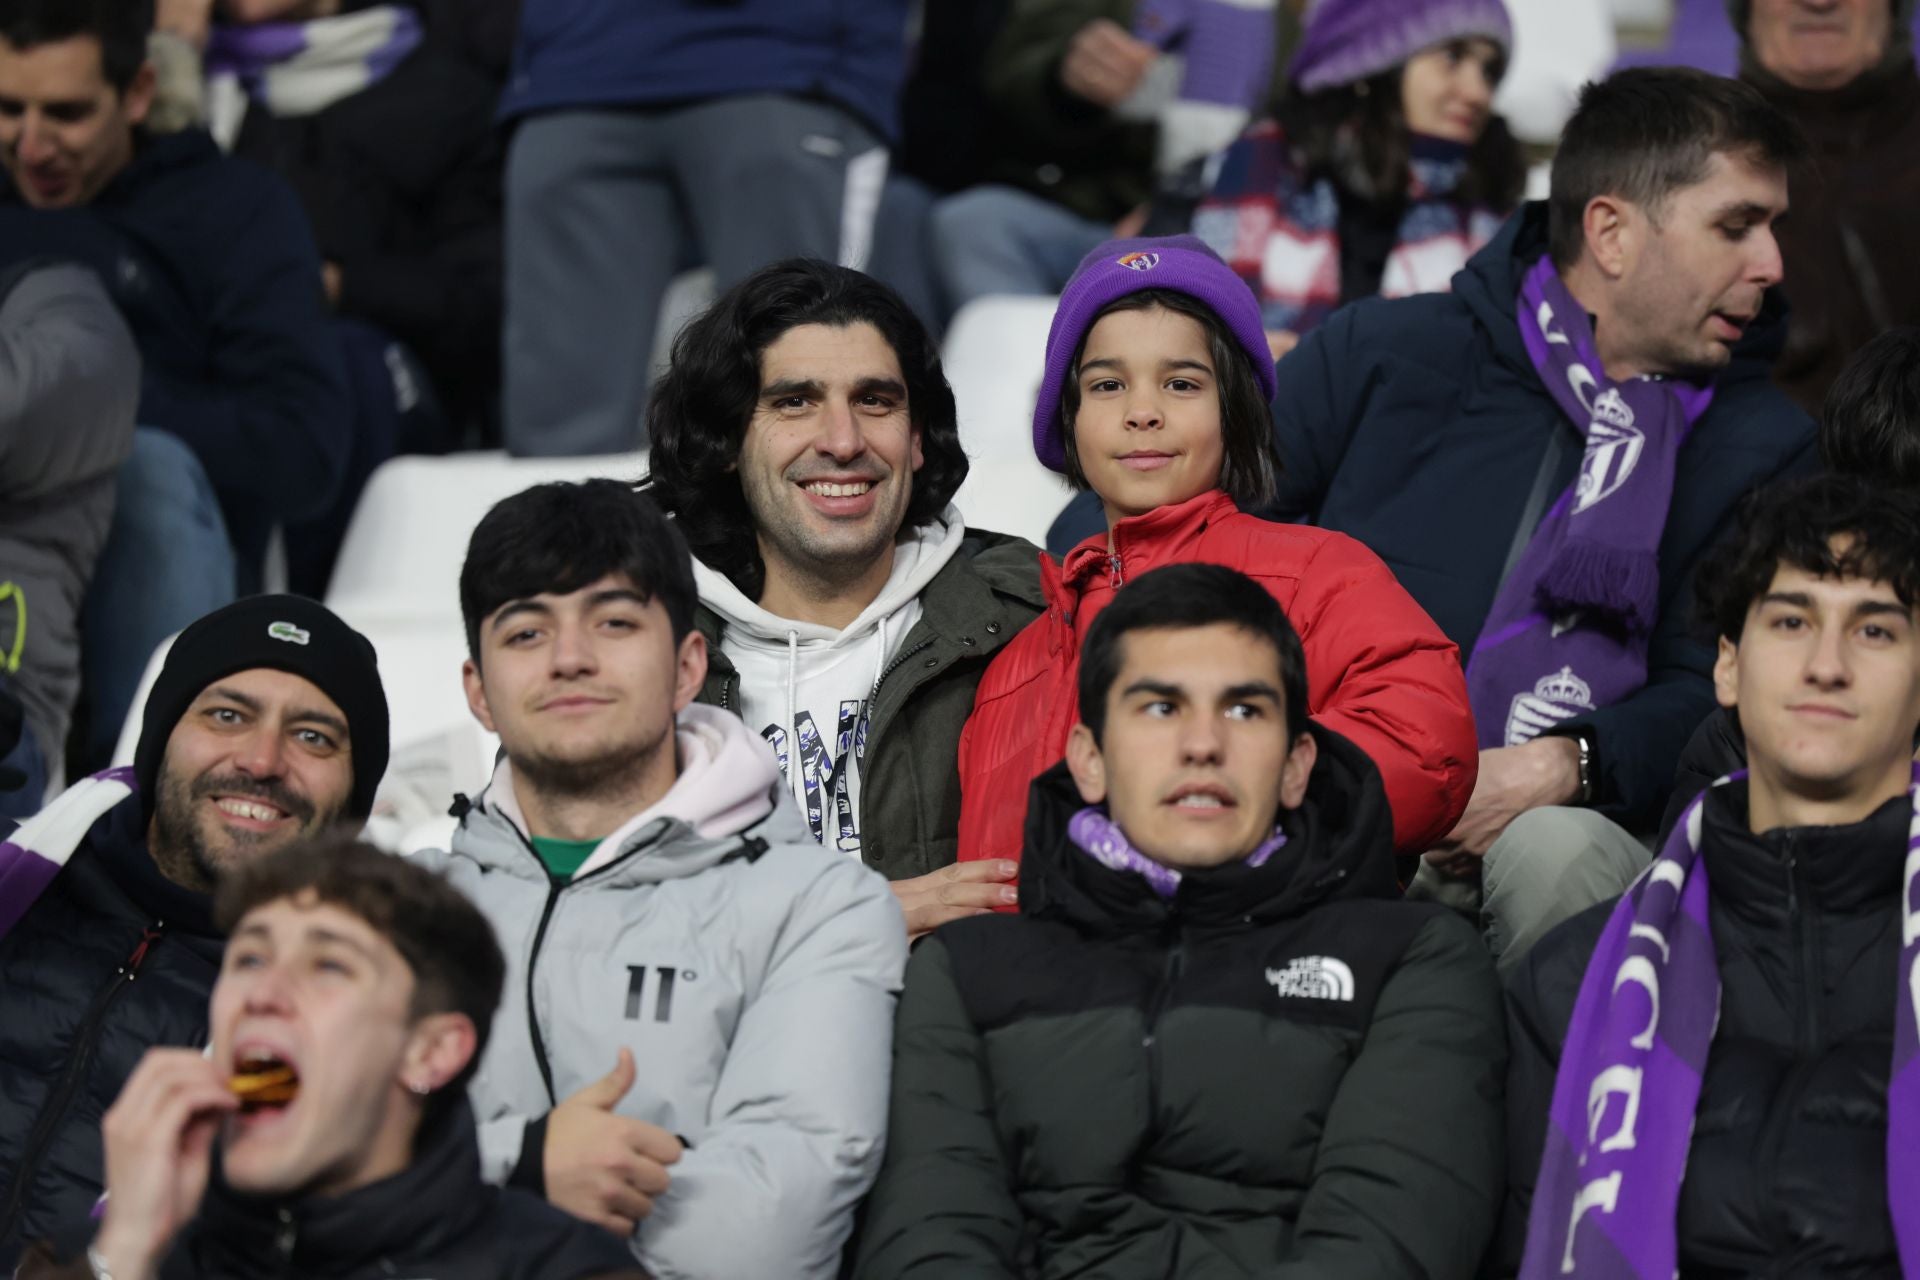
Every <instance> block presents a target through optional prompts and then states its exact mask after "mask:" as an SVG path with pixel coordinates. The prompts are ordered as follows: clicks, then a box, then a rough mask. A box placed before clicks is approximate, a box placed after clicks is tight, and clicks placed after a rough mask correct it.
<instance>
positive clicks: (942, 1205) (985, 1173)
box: [855, 937, 1021, 1280]
mask: <svg viewBox="0 0 1920 1280" xmlns="http://www.w3.org/2000/svg"><path fill="white" fill-rule="evenodd" d="M1020 1225H1021V1217H1020V1209H1019V1206H1018V1205H1017V1204H1016V1203H1015V1202H1014V1198H1013V1191H1012V1181H1011V1175H1010V1171H1009V1169H1008V1167H1007V1161H1006V1156H1005V1153H1004V1152H1003V1151H1002V1150H1001V1147H1000V1139H999V1135H998V1132H997V1131H996V1130H995V1128H994V1118H993V1089H992V1086H991V1083H990V1081H989V1079H988V1076H987V1063H986V1046H985V1044H984V1042H983V1040H982V1038H981V1035H980V1032H979V1031H978V1030H977V1029H976V1028H975V1027H974V1025H973V1021H972V1019H971V1018H969V1017H968V1016H967V1011H966V1008H965V1006H964V1004H963V1003H962V1001H961V998H960V990H959V988H958V987H957V986H956V985H955V984H954V979H953V968H952V960H951V956H950V954H949V952H948V951H947V948H946V947H945V946H944V945H943V944H942V943H941V942H940V940H939V938H937V937H933V938H928V939H927V940H926V941H924V942H922V943H921V944H920V945H919V946H917V947H915V948H914V950H913V955H912V957H911V958H910V959H909V960H908V961H907V977H906V987H905V989H904V990H903V991H902V992H901V995H900V1008H899V1012H898V1014H897V1016H896V1019H895V1025H894V1040H893V1101H892V1106H891V1107H890V1108H889V1111H888V1131H887V1155H886V1163H885V1164H884V1165H883V1166H882V1167H881V1170H880V1178H879V1181H878V1182H876V1183H875V1184H874V1188H873V1194H872V1195H871V1196H870V1197H869V1198H868V1201H867V1220H866V1226H865V1229H864V1230H863V1232H862V1234H861V1238H860V1246H859V1252H858V1266H857V1269H856V1271H855V1275H856V1276H858V1277H861V1278H862V1280H881V1278H883V1277H896V1276H924V1277H946V1276H957V1275H965V1276H968V1277H970V1278H980V1277H990V1276H1004V1277H1008V1280H1011V1278H1012V1277H1013V1276H1015V1275H1017V1274H1019V1273H1018V1270H1017V1267H1016V1261H1015V1250H1016V1248H1017V1247H1018V1244H1019V1241H1020Z"/></svg>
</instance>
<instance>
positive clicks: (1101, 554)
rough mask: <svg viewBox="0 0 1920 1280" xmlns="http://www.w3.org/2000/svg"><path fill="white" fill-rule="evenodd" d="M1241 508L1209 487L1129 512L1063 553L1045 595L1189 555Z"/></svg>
mask: <svg viewBox="0 0 1920 1280" xmlns="http://www.w3.org/2000/svg"><path fill="white" fill-rule="evenodd" d="M1239 510H1240V508H1238V507H1236V506H1235V505H1234V503H1233V499H1232V498H1230V497H1228V496H1227V495H1226V493H1225V492H1223V491H1221V490H1219V489H1209V490H1207V491H1206V492H1205V493H1203V494H1200V495H1198V496H1196V497H1192V498H1188V499H1187V500H1186V501H1185V502H1176V503H1172V504H1171V505H1168V506H1164V507H1156V508H1154V509H1153V510H1152V511H1148V512H1146V513H1145V514H1143V515H1137V516H1128V517H1127V518H1126V519H1124V520H1122V521H1120V522H1119V523H1118V524H1116V525H1114V526H1113V530H1112V533H1111V535H1109V534H1108V533H1107V532H1106V531H1102V532H1100V533H1096V534H1094V535H1092V536H1091V537H1089V538H1087V540H1086V541H1084V542H1082V543H1081V544H1080V545H1079V546H1077V547H1075V548H1074V549H1073V550H1071V551H1069V552H1067V555H1066V559H1065V560H1064V561H1063V562H1062V564H1061V567H1060V570H1059V571H1058V572H1057V573H1049V574H1046V575H1045V585H1046V587H1047V592H1048V596H1049V598H1051V599H1053V600H1054V601H1055V603H1060V602H1061V600H1062V599H1064V598H1065V597H1066V596H1067V594H1068V593H1069V592H1070V593H1072V594H1074V595H1077V594H1078V593H1079V592H1081V591H1083V590H1085V589H1086V587H1087V586H1088V585H1090V584H1091V583H1094V582H1097V581H1098V580H1100V579H1101V578H1103V577H1104V578H1107V579H1109V580H1111V579H1113V577H1114V576H1115V574H1116V568H1117V572H1118V577H1119V579H1120V580H1121V581H1127V580H1130V579H1133V578H1137V577H1139V576H1140V575H1141V574H1143V573H1145V572H1147V571H1148V570H1149V569H1157V568H1159V567H1160V566H1161V565H1165V564H1175V563H1179V562H1181V561H1184V560H1191V559H1192V558H1193V557H1192V556H1191V555H1189V554H1187V552H1188V550H1189V549H1190V548H1191V547H1192V545H1193V544H1194V543H1195V542H1196V541H1198V540H1199V538H1200V536H1201V535H1202V534H1204V533H1206V531H1207V530H1208V529H1209V528H1211V527H1212V526H1213V525H1215V524H1217V523H1219V522H1220V521H1221V520H1223V519H1225V518H1226V517H1227V516H1230V515H1234V514H1236V513H1238V511H1239ZM1109 537H1111V539H1112V542H1111V550H1109V542H1108V539H1109ZM1116 561H1117V562H1118V564H1117V566H1116V563H1115V562H1116ZM1043 572H1044V571H1043Z"/></svg>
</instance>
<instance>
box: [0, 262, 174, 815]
mask: <svg viewBox="0 0 1920 1280" xmlns="http://www.w3.org/2000/svg"><path fill="white" fill-rule="evenodd" d="M139 400H140V352H139V350H138V349H137V348H136V347H135V346H134V344H133V335H132V334H130V333H128V332H127V325H126V322H125V321H124V320H122V319H121V318H120V313H119V312H117V311H115V310H114V307H113V301H112V299H110V298H109V297H108V296H107V291H106V290H105V289H104V288H102V287H101V285H100V281H99V280H98V279H96V278H95V276H94V274H93V273H92V272H91V271H88V270H87V269H86V268H84V267H78V266H69V265H64V264H55V263H44V262H43V263H30V262H29V263H20V264H18V265H16V266H13V267H9V268H7V269H5V270H4V271H0V680H6V681H8V682H9V683H10V684H11V685H12V686H13V688H14V689H15V690H16V691H17V692H18V695H19V698H20V700H21V701H22V702H23V703H24V704H25V705H26V708H27V728H28V730H29V732H28V733H27V734H26V736H25V737H24V738H23V739H22V742H23V743H24V748H25V749H24V751H23V753H22V755H21V756H20V757H19V758H18V759H16V760H15V765H16V767H19V768H20V769H21V770H22V772H23V773H24V774H25V775H26V780H25V781H23V783H22V784H21V785H20V786H19V787H18V788H16V789H15V790H13V791H10V792H9V791H5V790H0V816H9V817H15V818H24V817H26V816H28V815H29V814H32V813H34V812H36V811H37V810H38V809H39V808H40V799H41V792H42V791H43V790H44V789H45V788H46V786H47V784H48V783H49V782H50V781H51V780H52V779H54V778H57V777H58V776H59V774H60V770H59V764H60V761H61V760H62V759H63V758H64V757H65V754H66V749H67V718H68V716H70V715H71V714H72V712H73V704H74V698H75V696H76V695H77V694H78V692H79V688H80V602H81V599H82V597H83V596H84V595H85V593H86V590H87V583H88V581H89V580H90V579H91V578H92V576H93V566H94V560H95V558H96V557H97V556H98V555H99V554H100V549H101V548H102V547H103V546H105V545H106V541H107V529H108V526H109V525H110V523H111V522H112V519H113V477H114V473H115V472H116V471H117V470H119V468H120V464H121V463H122V462H124V461H125V460H126V457H127V453H128V451H129V450H130V449H131V448H132V447H133V417H134V409H135V407H136V406H137V405H138V403H139ZM117 727H118V726H117V725H116V728H117ZM8 754H9V752H8V750H7V749H6V747H5V745H4V743H0V760H4V759H6V757H7V756H8ZM36 757H37V768H36V766H35V764H34V763H30V762H32V761H35V759H36Z"/></svg>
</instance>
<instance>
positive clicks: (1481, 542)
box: [1271, 68, 1813, 964]
mask: <svg viewBox="0 0 1920 1280" xmlns="http://www.w3.org/2000/svg"><path fill="white" fill-rule="evenodd" d="M1798 153H1799V140H1798V137H1797V135H1796V134H1795V133H1794V131H1793V129H1792V126H1791V125H1790V124H1788V123H1787V122H1786V120H1785V119H1784V118H1783V117H1782V116H1781V115H1780V114H1779V113H1778V112H1776V111H1775V110H1774V109H1773V108H1771V107H1769V106H1768V105H1767V104H1766V102H1765V101H1764V100H1763V99H1761V97H1760V96H1759V95H1758V94H1757V93H1756V92H1754V91H1753V90H1752V89H1750V88H1748V87H1746V86H1744V85H1741V84H1739V83H1737V82H1735V81H1731V80H1726V79H1722V78H1720V77H1717V76H1710V75H1707V74H1705V73H1703V72H1698V71H1693V70H1689V69H1685V68H1650V69H1642V70H1632V71H1625V72H1621V73H1620V74H1618V75H1616V76H1614V77H1613V78H1611V79H1610V80H1607V81H1605V82H1603V83H1599V84H1595V85H1591V86H1589V87H1588V88H1587V89H1586V90H1585V92H1584V93H1583V95H1582V97H1581V101H1580V106H1579V108H1578V110H1577V111H1576V112H1575V114H1574V116H1573V118H1572V119H1571V120H1570V121H1569V122H1568V124H1567V129H1566V134H1565V137H1564V139H1563V140H1562V142H1561V147H1560V151H1559V153H1558V155H1557V156H1556V158H1555V160H1554V170H1553V189H1552V196H1551V198H1550V199H1549V200H1548V201H1547V202H1545V203H1544V204H1531V205H1528V206H1526V207H1524V208H1523V209H1522V210H1521V211H1520V213H1518V214H1517V215H1515V217H1514V218H1513V219H1512V220H1510V221H1509V222H1508V223H1507V225H1506V227H1505V228H1504V229H1503V230H1502V231H1501V233H1500V235H1499V236H1498V237H1497V238H1496V239H1495V240H1494V241H1493V242H1492V243H1490V244H1489V245H1488V246H1487V247H1486V248H1485V249H1483V250H1482V251H1481V252H1480V253H1479V254H1477V255H1475V257H1474V258H1473V260H1472V261H1471V262H1470V263H1469V264H1468V266H1467V269H1466V270H1465V271H1463V272H1461V273H1460V274H1459V275H1458V276H1456V277H1455V278H1454V282H1453V291H1452V292H1451V293H1448V294H1431V295H1426V296H1423V297H1417V298H1406V299H1398V300H1394V301H1391V302H1381V303H1371V304H1363V305H1358V306H1354V307H1351V308H1348V309H1346V310H1344V311H1342V312H1340V313H1339V314H1337V315H1335V316H1334V317H1333V318H1332V319H1331V320H1329V321H1328V322H1327V323H1326V324H1325V325H1323V326H1321V327H1320V328H1319V329H1317V330H1316V331H1315V332H1314V333H1313V335H1311V336H1310V338H1309V339H1308V340H1307V341H1306V342H1305V343H1303V344H1302V345H1301V347H1300V348H1299V350H1297V351H1296V352H1295V353H1294V354H1293V355H1291V356H1289V357H1288V358H1287V359H1286V360H1283V361H1281V362H1280V366H1279V391H1278V394H1277V396H1276V397H1275V401H1274V414H1275V431H1276V437H1277V445H1278V449H1279V452H1280V456H1281V458H1282V460H1283V461H1284V463H1285V466H1284V468H1283V470H1282V475H1281V481H1280V499H1279V501H1278V503H1277V504H1276V508H1275V510H1274V511H1273V512H1272V513H1271V514H1276V515H1281V516H1285V517H1287V518H1292V519H1302V520H1308V521H1311V522H1312V523H1315V524H1319V525H1322V526H1324V527H1327V528H1334V529H1339V530H1340V531H1342V532H1344V533H1347V534H1350V535H1352V536H1354V537H1357V538H1359V539H1360V540H1361V541H1362V542H1364V543H1366V544H1367V545H1368V546H1369V547H1370V548H1372V549H1373V550H1374V551H1375V552H1376V553H1378V554H1379V555H1380V557H1381V558H1382V559H1384V560H1385V561H1386V562H1387V564H1388V566H1389V567H1391V568H1392V569H1393V571H1394V572H1395V574H1396V575H1397V576H1398V577H1399V578H1400V581H1401V582H1402V583H1403V584H1404V585H1405V586H1406V588H1407V590H1408V591H1409V592H1410V593H1411V594H1412V595H1413V597H1414V599H1415V600H1417V601H1418V602H1419V603H1420V604H1421V605H1422V606H1423V607H1424V608H1425V609H1426V610H1427V612H1428V613H1429V614H1431V615H1432V617H1433V618H1434V620H1435V621H1436V622H1438V623H1439V624H1440V627H1441V629H1442V630H1444V631H1445V632H1446V633H1447V635H1448V636H1449V637H1450V638H1452V639H1453V640H1454V641H1455V642H1456V643H1457V644H1458V645H1459V646H1460V651H1461V653H1462V654H1463V655H1468V656H1467V681H1468V691H1469V694H1470V695H1471V697H1472V700H1473V705H1474V714H1475V719H1476V721H1477V722H1478V726H1479V734H1480V747H1481V752H1480V777H1479V782H1478V783H1477V785H1476V787H1475V791H1474V795H1473V800H1472V802H1471V804H1470V805H1469V806H1468V809H1467V812H1466V815H1465V816H1464V817H1463V818H1462V819H1461V820H1460V823H1459V825H1458V826H1457V827H1456V828H1455V829H1454V831H1453V832H1452V833H1451V834H1450V835H1449V836H1448V838H1447V839H1446V841H1444V842H1443V844H1442V845H1441V846H1440V847H1439V848H1437V849H1435V850H1433V851H1431V852H1429V853H1428V855H1427V860H1426V864H1425V865H1423V866H1422V867H1421V869H1420V874H1419V875H1418V876H1417V877H1416V878H1415V881H1414V885H1413V890H1414V891H1415V892H1416V893H1419V894H1422V895H1425V896H1428V897H1434V898H1439V899H1440V900H1443V901H1447V902H1449V903H1452V904H1454V905H1456V906H1459V907H1461V908H1462V909H1464V910H1467V911H1469V912H1471V913H1475V914H1477V915H1478V917H1479V919H1480V921H1481V923H1482V926H1483V928H1484V929H1485V930H1486V933H1487V937H1488V943H1489V945H1490V946H1491V947H1492V949H1493V950H1494V952H1495V954H1496V956H1497V957H1499V958H1500V959H1501V961H1502V963H1503V964H1510V963H1512V962H1514V961H1516V960H1517V959H1518V958H1519V957H1520V956H1521V955H1522V954H1524V952H1525V950H1526V948H1527V947H1529V946H1530V945H1532V943H1533V942H1534V941H1536V940H1537V939H1538V938H1539V937H1540V936H1541V934H1543V933H1544V932H1546V930H1547V929H1549V928H1551V927H1552V926H1553V925H1554V924H1555V923H1557V922H1558V921H1560V920H1562V919H1565V918H1566V917H1567V916H1570V915H1573V914H1575V913H1576V912H1578V911H1580V910H1581V909H1583V908H1585V907H1587V906H1590V905H1592V904H1593V903H1595V902H1599V901H1603V900H1605V899H1608V898H1610V897H1612V896H1614V895H1616V894H1618V893H1619V892H1620V891H1621V890H1622V889H1624V888H1625V886H1626V884H1627V883H1628V881H1629V880H1631V879H1632V877H1633V876H1634V875H1635V874H1636V873H1637V872H1638V871H1639V870H1640V869H1641V868H1642V867H1643V866H1645V865H1646V862H1647V859H1648V856H1649V854H1648V849H1647V847H1646V845H1645V844H1643V843H1642V839H1643V837H1644V833H1650V832H1652V831H1653V829H1654V827H1655V825H1656V823H1657V821H1658V819H1659V816H1660V807H1661V804H1662V802H1663V801H1664V799H1665V794H1666V791H1667V789H1668V787H1669V786H1670V785H1671V782H1672V779H1673V774H1674V767H1675V764H1676V762H1677V760H1678V758H1679V755H1680V751H1681V748H1682V747H1683V746H1684V744H1685V743H1686V741H1687V738H1688V735H1689V734H1691V733H1692V732H1693V730H1694V728H1695V726H1697V725H1698V724H1699V723H1700V722H1701V721H1702V720H1703V719H1704V718H1705V717H1706V716H1707V714H1708V713H1709V712H1710V711H1711V710H1712V707H1713V699H1712V689H1711V685H1710V683H1709V680H1708V671H1709V667H1710V665H1711V657H1712V655H1711V653H1710V651H1709V650H1708V649H1707V648H1706V647H1705V646H1704V645H1703V644H1702V643H1700V641H1699V639H1698V638H1697V637H1695V636H1694V635H1692V634H1691V633H1690V631H1689V628H1688V619H1687V617H1686V610H1685V608H1684V607H1682V606H1683V602H1684V601H1685V599H1686V593H1687V589H1688V584H1689V582H1690V580H1691V578H1692V576H1693V574H1694V572H1695V569H1696V566H1697V563H1698V561H1699V560H1700V558H1701V557H1702V556H1703V555H1705V554H1706V552H1707V550H1708V549H1709V548H1710V547H1711V546H1712V545H1713V543H1714V542H1715V540H1716V538H1717V536H1718V534H1719V532H1720V530H1721V529H1722V527H1723V526H1724V524H1725V522H1726V520H1727V518H1728V514H1729V512H1730V511H1731V510H1732V508H1733V507H1734V505H1735V503H1736V502H1737V501H1738V499H1739V498H1740V496H1741V495H1742V494H1744V493H1746V492H1748V491H1749V490H1751V489H1752V488H1753V487H1754V486H1756V485H1757V484H1760V483H1762V482H1764V481H1766V480H1768V479H1770V478H1773V477H1776V476H1779V475H1782V474H1784V473H1789V472H1793V471H1796V470H1799V469H1803V468H1808V467H1810V466H1811V465H1812V457H1813V454H1812V445H1813V424H1812V423H1811V422H1810V421H1808V420H1807V418H1806V416H1805V415H1804V414H1802V413H1801V412H1800V411H1799V410H1798V409H1796V408H1795V407H1794V406H1793V405H1792V404H1791V403H1789V402H1788V401H1787V400H1786V398H1785V397H1784V396H1782V395H1781V394H1780V393H1779V392H1778V391H1777V390H1776V389H1774V388H1773V387H1772V385H1771V384H1770V381H1769V365H1770V362H1771V359H1772V357H1773V355H1774V354H1775V353H1776V352H1777V351H1778V350H1779V345H1780V342H1781V341H1782V335H1783V332H1784V323H1783V318H1782V308H1781V305H1780V303H1779V300H1778V299H1777V297H1776V296H1775V292H1774V291H1773V290H1772V289H1771V286H1773V285H1775V284H1777V283H1779V281H1780V278H1781V266H1780V252H1779V248H1778V246H1777V245H1776V243H1775V241H1774V235H1773V224H1774V223H1775V221H1776V220H1777V219H1778V218H1779V217H1780V216H1781V215H1782V214H1784V213H1785V211H1786V206H1787V177H1786V170H1787V165H1788V162H1789V161H1790V160H1792V159H1793V158H1794V157H1795V156H1796V155H1797V154H1798Z"/></svg>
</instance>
